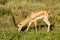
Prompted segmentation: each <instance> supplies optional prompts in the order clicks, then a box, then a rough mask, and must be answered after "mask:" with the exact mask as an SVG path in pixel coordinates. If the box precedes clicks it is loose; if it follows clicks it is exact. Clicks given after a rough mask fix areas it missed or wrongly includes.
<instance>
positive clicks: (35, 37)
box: [0, 27, 60, 40]
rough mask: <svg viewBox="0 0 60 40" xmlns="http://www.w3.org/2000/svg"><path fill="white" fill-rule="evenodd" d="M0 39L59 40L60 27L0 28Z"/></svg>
mask: <svg viewBox="0 0 60 40" xmlns="http://www.w3.org/2000/svg"><path fill="white" fill-rule="evenodd" d="M0 40H60V29H54V30H52V31H51V32H49V33H48V32H47V31H45V32H44V31H43V30H39V31H38V32H35V30H31V31H28V32H26V31H21V32H18V31H17V30H16V28H15V27H6V28H0Z"/></svg>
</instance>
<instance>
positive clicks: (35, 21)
mask: <svg viewBox="0 0 60 40" xmlns="http://www.w3.org/2000/svg"><path fill="white" fill-rule="evenodd" d="M34 24H35V30H36V32H37V23H36V20H35V21H34Z"/></svg>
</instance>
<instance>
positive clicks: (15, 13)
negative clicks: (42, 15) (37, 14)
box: [0, 0, 60, 40]
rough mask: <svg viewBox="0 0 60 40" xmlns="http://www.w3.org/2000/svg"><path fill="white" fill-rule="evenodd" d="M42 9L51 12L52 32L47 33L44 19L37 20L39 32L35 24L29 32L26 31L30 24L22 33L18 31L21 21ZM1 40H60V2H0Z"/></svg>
mask: <svg viewBox="0 0 60 40" xmlns="http://www.w3.org/2000/svg"><path fill="white" fill-rule="evenodd" d="M41 9H42V10H43V9H47V10H49V11H50V15H49V21H50V23H51V32H49V33H48V32H47V25H46V23H45V22H44V21H43V20H42V19H39V20H37V23H38V26H37V27H38V32H35V29H34V23H32V25H31V27H30V28H29V31H28V32H26V31H25V29H26V27H27V25H28V24H27V25H25V26H24V27H23V28H22V31H21V32H18V31H17V28H18V27H17V24H18V23H19V21H21V20H24V19H25V18H26V17H27V16H28V15H29V14H30V12H32V11H35V10H41ZM0 40H60V0H0Z"/></svg>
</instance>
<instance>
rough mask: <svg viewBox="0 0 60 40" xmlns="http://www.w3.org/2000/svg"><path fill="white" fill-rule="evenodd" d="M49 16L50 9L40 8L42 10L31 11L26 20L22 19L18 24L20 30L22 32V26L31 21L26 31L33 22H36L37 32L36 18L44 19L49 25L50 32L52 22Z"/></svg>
mask: <svg viewBox="0 0 60 40" xmlns="http://www.w3.org/2000/svg"><path fill="white" fill-rule="evenodd" d="M48 16H49V11H48V10H40V11H35V12H31V13H30V14H29V15H28V16H27V18H26V19H25V20H23V21H21V22H20V23H19V24H18V31H19V32H20V31H21V29H22V27H23V26H24V25H26V24H27V23H29V24H28V27H27V29H26V31H28V29H29V27H30V25H31V23H32V22H34V25H35V29H36V32H37V22H36V20H38V19H43V20H44V22H45V23H46V24H47V25H48V29H47V32H49V31H50V22H49V20H48Z"/></svg>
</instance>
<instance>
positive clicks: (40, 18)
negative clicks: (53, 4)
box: [31, 16, 44, 22]
mask: <svg viewBox="0 0 60 40" xmlns="http://www.w3.org/2000/svg"><path fill="white" fill-rule="evenodd" d="M42 18H44V16H40V17H37V18H35V19H33V20H31V21H32V22H33V21H34V20H38V19H42Z"/></svg>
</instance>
